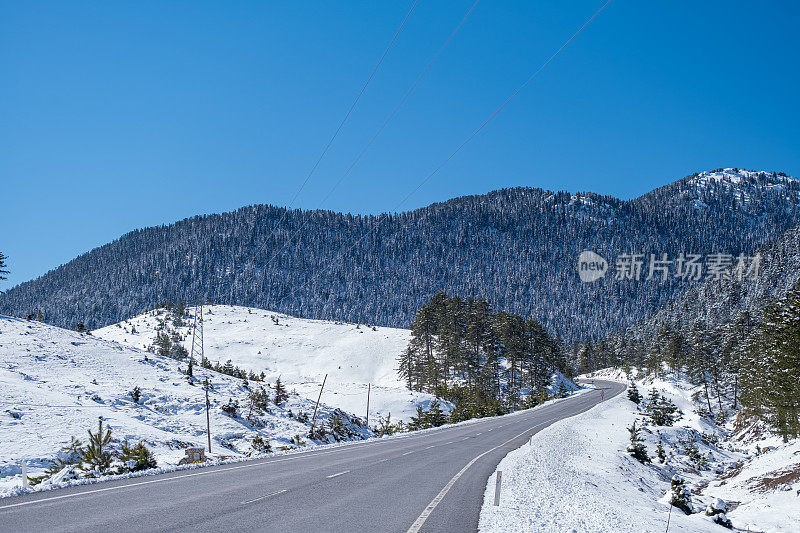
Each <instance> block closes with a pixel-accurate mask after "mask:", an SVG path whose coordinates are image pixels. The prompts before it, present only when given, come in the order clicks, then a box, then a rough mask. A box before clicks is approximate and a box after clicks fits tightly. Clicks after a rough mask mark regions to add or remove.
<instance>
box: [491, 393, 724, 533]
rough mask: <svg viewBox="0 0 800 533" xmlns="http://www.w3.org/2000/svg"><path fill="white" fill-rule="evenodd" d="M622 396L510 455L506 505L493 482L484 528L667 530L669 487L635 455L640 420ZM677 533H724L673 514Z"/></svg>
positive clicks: (508, 532)
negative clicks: (632, 433) (631, 435)
mask: <svg viewBox="0 0 800 533" xmlns="http://www.w3.org/2000/svg"><path fill="white" fill-rule="evenodd" d="M632 406H633V404H632V403H631V402H630V401H629V400H628V399H627V398H626V397H625V394H624V393H623V394H620V395H619V396H616V397H615V398H613V399H611V400H608V401H606V402H604V403H602V404H600V405H598V406H596V407H594V408H592V409H591V410H589V411H587V412H585V413H583V414H580V415H577V416H574V417H571V418H568V419H565V420H561V421H559V422H556V423H555V424H553V425H552V426H550V427H548V428H545V429H543V430H542V431H540V432H539V433H537V434H536V435H534V437H533V444H532V445H527V444H526V445H524V446H522V447H521V448H519V449H517V450H514V451H512V452H511V453H509V454H508V455H507V456H506V457H505V458H504V459H503V460H502V461H501V462H500V464H499V465H498V468H497V469H498V470H499V471H502V473H503V476H502V489H501V498H500V505H499V506H498V507H495V506H494V505H493V503H494V486H495V477H494V476H492V477H490V478H489V482H488V483H487V486H486V492H485V494H484V502H483V507H482V509H481V515H480V522H479V527H478V530H479V531H480V532H481V533H495V532H497V533H499V532H503V533H513V532H530V531H575V532H583V531H614V532H631V533H634V532H635V533H640V532H643V531H647V532H650V531H653V532H662V531H664V530H665V527H666V524H667V516H668V514H669V512H670V509H669V506H668V505H665V504H663V503H660V502H659V501H658V500H659V499H660V498H661V497H662V496H663V495H664V492H665V490H666V488H667V487H668V482H669V480H668V479H664V477H663V475H662V474H660V473H659V472H658V470H655V469H652V468H649V467H647V466H644V465H642V464H640V463H639V462H637V461H636V460H634V459H633V458H632V457H630V456H629V455H628V454H627V453H626V452H625V448H626V446H627V445H628V432H627V431H626V429H625V428H626V427H627V426H629V425H631V424H632V422H633V420H634V419H635V418H636V414H635V412H634V410H633V407H632ZM669 530H670V531H672V532H679V531H684V532H704V531H717V532H719V531H724V530H723V529H721V528H720V526H717V525H715V524H713V523H711V522H710V521H709V520H707V519H706V518H705V516H703V515H690V516H686V515H684V514H682V513H681V512H680V511H677V510H675V509H673V512H672V513H671V516H670V529H669Z"/></svg>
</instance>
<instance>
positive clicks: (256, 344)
mask: <svg viewBox="0 0 800 533" xmlns="http://www.w3.org/2000/svg"><path fill="white" fill-rule="evenodd" d="M188 312H189V315H190V318H189V322H190V321H191V318H192V317H193V316H194V313H195V309H194V308H189V310H188ZM168 315H169V313H167V311H165V310H163V309H162V310H157V311H151V312H149V313H145V314H142V315H138V316H136V317H133V318H131V319H129V320H126V321H124V322H121V323H119V324H114V325H111V326H107V327H105V328H101V329H98V330H96V331H94V332H93V334H94V335H95V336H97V337H100V338H103V339H108V340H113V341H117V342H119V343H123V344H127V345H130V346H134V347H137V348H141V349H147V347H148V346H150V345H151V344H152V343H153V339H154V337H155V335H156V330H157V327H158V324H159V321H161V320H163V319H165V318H167V317H168ZM203 316H204V321H203V335H204V340H205V355H206V357H207V358H208V359H210V360H211V361H213V362H216V361H219V362H221V363H225V362H226V361H228V360H230V361H231V362H232V363H233V364H234V365H235V366H238V367H240V368H243V369H247V370H252V371H254V372H256V373H260V372H264V373H265V374H266V376H267V381H269V382H274V381H275V379H276V378H277V377H278V376H280V378H281V380H282V381H283V382H284V383H286V384H287V385H288V386H289V389H290V390H292V389H294V390H296V391H297V392H298V394H300V395H302V396H304V397H306V398H312V399H316V398H317V395H318V394H319V389H320V385H321V383H322V380H323V377H324V376H325V374H328V378H327V381H326V382H325V390H324V392H323V395H322V399H323V401H324V402H325V403H327V404H328V405H332V406H335V407H339V408H341V409H343V410H345V411H347V412H352V413H357V414H359V415H360V416H364V415H365V414H366V402H367V384H372V385H371V387H372V388H371V393H370V421H371V423H372V424H374V423H376V422H377V416H379V415H380V416H387V415H388V414H389V413H391V416H392V419H393V420H403V419H406V420H407V419H408V417H410V416H411V415H413V414H415V413H416V406H417V405H422V406H423V407H427V405H428V404H429V403H430V401H432V400H433V396H432V395H429V394H420V393H413V392H410V391H408V390H406V388H405V386H404V385H403V383H402V382H401V381H400V379H399V378H398V376H397V371H396V368H397V357H398V356H399V355H400V353H402V351H403V350H404V349H405V348H406V346H407V345H408V340H409V337H410V332H409V331H408V330H404V329H395V328H386V327H377V328H375V329H373V328H372V327H368V326H366V325H363V324H361V325H357V324H349V323H342V322H328V321H323V320H307V319H302V318H296V317H292V316H288V315H283V314H280V313H273V312H271V311H265V310H262V309H255V308H247V307H237V306H228V305H209V306H204V307H203ZM132 328H134V329H135V333H131V331H132ZM177 331H178V332H179V333H180V335H181V336H182V337H183V341H182V344H183V345H184V346H185V347H186V349H187V350H189V349H191V342H192V338H191V328H190V326H189V324H187V325H186V326H185V327H181V328H177Z"/></svg>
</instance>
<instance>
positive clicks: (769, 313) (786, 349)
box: [741, 284, 800, 441]
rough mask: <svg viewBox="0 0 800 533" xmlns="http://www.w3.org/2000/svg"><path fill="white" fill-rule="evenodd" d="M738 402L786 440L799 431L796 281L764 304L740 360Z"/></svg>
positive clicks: (799, 296)
mask: <svg viewBox="0 0 800 533" xmlns="http://www.w3.org/2000/svg"><path fill="white" fill-rule="evenodd" d="M742 366H743V375H742V396H741V401H742V404H744V405H745V407H746V408H747V410H748V411H749V412H751V413H752V414H755V415H760V416H763V417H764V419H765V420H766V421H767V423H769V424H770V425H771V426H772V427H773V428H775V429H776V430H777V432H778V434H780V435H781V437H782V438H783V439H784V441H788V439H790V438H795V437H797V436H798V435H799V434H800V284H799V285H797V286H795V287H794V288H793V289H792V290H791V291H790V292H789V293H788V294H787V295H786V297H785V298H782V299H780V300H778V301H776V302H774V303H772V304H770V305H769V306H767V307H766V309H765V310H764V314H763V320H762V322H761V323H760V324H759V325H758V327H757V328H756V331H755V334H754V335H753V338H752V340H751V341H750V342H748V347H747V350H746V352H745V354H744V356H743V360H742Z"/></svg>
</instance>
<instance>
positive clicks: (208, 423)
mask: <svg viewBox="0 0 800 533" xmlns="http://www.w3.org/2000/svg"><path fill="white" fill-rule="evenodd" d="M210 387H211V383H209V382H208V378H206V379H205V380H203V389H205V391H206V433H207V434H208V455H209V456H210V455H211V415H210V414H209V409H210V408H211V401H210V400H209V399H208V389H209V388H210Z"/></svg>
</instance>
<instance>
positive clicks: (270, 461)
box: [0, 389, 624, 531]
mask: <svg viewBox="0 0 800 533" xmlns="http://www.w3.org/2000/svg"><path fill="white" fill-rule="evenodd" d="M623 390H624V389H623ZM595 405H597V404H592V405H591V406H588V407H587V408H586V409H583V410H581V411H579V412H578V413H576V414H580V413H582V412H585V411H587V410H588V409H590V408H592V407H594V406H595ZM547 407H550V406H545V407H544V409H541V410H539V411H538V413H542V412H543V411H544V410H545V409H547ZM573 416H574V415H573ZM481 422H483V421H481V420H480V419H477V420H474V421H473V420H470V421H467V423H466V424H464V426H472V425H476V424H480V423H481ZM464 426H460V427H459V426H454V427H451V428H445V429H444V430H442V431H449V430H458V429H460V428H461V427H464ZM490 431H491V430H490ZM438 433H439V434H440V435H441V432H438ZM480 434H481V433H477V434H476V436H478V435H480ZM427 435H428V433H417V434H416V435H414V434H412V435H408V436H405V435H404V436H402V437H400V438H397V439H386V440H383V439H377V440H375V441H372V442H359V443H348V444H346V445H344V446H337V447H336V448H334V449H332V450H325V449H322V450H308V451H305V452H299V453H293V454H288V455H289V456H288V457H282V458H280V457H279V458H270V459H266V460H264V461H257V462H256V461H248V462H246V463H245V464H242V465H235V466H223V467H220V468H214V469H213V470H205V469H204V470H203V471H201V472H192V473H190V474H180V475H175V476H170V477H165V478H158V479H150V480H146V481H137V482H135V483H127V484H124V485H115V486H113V487H103V488H99V489H91V490H84V491H81V492H73V493H70V494H62V495H60V496H51V497H49V498H39V499H36V500H30V501H26V502H19V503H11V504H8V505H2V506H0V510H3V509H11V508H16V507H24V506H27V505H34V504H37V503H46V502H51V501H56V500H63V499H66V498H74V497H76V496H85V495H88V494H97V493H101V492H108V491H113V490H122V489H126V488H132V487H138V486H143V485H152V484H154V483H164V482H166V481H175V480H178V479H184V478H189V477H195V476H205V475H208V474H217V473H220V472H227V471H230V470H240V469H242V468H254V467H259V466H267V465H271V464H273V463H282V462H285V461H294V460H296V459H302V458H303V457H309V456H317V455H328V454H331V453H338V452H341V451H347V450H349V449H354V448H359V447H362V446H372V445H376V444H382V443H392V442H394V441H396V440H397V441H399V440H400V439H415V438H424V437H426V436H427ZM490 451H491V450H490ZM409 453H413V452H409ZM487 453H488V452H487ZM404 455H406V454H404ZM387 460H388V459H387ZM379 462H382V461H379ZM418 520H419V519H418ZM423 522H424V520H423ZM420 525H421V524H420ZM409 531H411V530H409ZM417 531H418V530H417Z"/></svg>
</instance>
